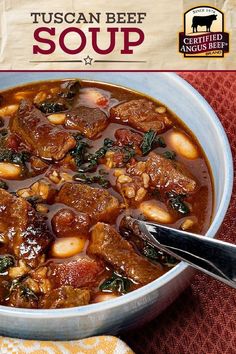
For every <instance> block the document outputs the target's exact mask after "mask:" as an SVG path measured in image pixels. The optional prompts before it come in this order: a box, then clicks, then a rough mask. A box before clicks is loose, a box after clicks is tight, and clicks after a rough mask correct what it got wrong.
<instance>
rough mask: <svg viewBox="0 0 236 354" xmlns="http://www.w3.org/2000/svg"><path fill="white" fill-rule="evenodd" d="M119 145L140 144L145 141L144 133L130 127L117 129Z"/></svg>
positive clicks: (116, 136)
mask: <svg viewBox="0 0 236 354" xmlns="http://www.w3.org/2000/svg"><path fill="white" fill-rule="evenodd" d="M115 138H116V140H117V145H119V146H124V145H129V144H135V145H138V146H139V145H140V144H141V142H142V141H143V138H142V135H141V134H139V133H136V132H135V131H133V130H130V129H117V130H116V131H115Z"/></svg>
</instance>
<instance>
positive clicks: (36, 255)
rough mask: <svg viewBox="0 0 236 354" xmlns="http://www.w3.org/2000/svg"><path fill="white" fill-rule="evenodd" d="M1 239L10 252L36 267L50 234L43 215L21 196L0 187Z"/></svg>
mask: <svg viewBox="0 0 236 354" xmlns="http://www.w3.org/2000/svg"><path fill="white" fill-rule="evenodd" d="M0 239H1V240H3V242H4V243H5V244H6V245H7V247H8V249H9V251H10V253H13V254H14V255H15V256H16V257H17V258H19V259H23V260H24V261H25V262H26V263H27V264H28V265H30V266H32V267H35V266H36V265H37V264H38V263H39V262H40V258H41V255H42V254H44V252H45V250H46V249H47V247H48V245H49V243H50V242H51V241H52V239H53V235H52V234H51V233H50V231H49V229H48V227H47V225H46V223H45V221H44V219H43V217H42V216H40V215H38V214H37V213H36V211H35V210H34V209H33V208H32V206H31V205H30V204H29V203H28V202H27V201H26V200H25V199H24V198H18V197H15V196H13V195H12V194H10V193H8V192H6V191H5V190H3V189H0Z"/></svg>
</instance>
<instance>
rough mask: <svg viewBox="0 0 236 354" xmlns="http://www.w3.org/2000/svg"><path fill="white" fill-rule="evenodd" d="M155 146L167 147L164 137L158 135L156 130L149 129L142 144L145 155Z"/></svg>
mask: <svg viewBox="0 0 236 354" xmlns="http://www.w3.org/2000/svg"><path fill="white" fill-rule="evenodd" d="M154 146H160V147H166V144H165V141H164V139H163V137H157V136H156V132H155V131H154V130H152V129H149V131H148V132H146V133H145V134H144V136H143V141H142V143H141V145H140V148H141V150H142V154H143V155H147V154H148V153H149V151H151V150H152V149H153V147H154Z"/></svg>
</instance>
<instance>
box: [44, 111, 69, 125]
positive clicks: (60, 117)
mask: <svg viewBox="0 0 236 354" xmlns="http://www.w3.org/2000/svg"><path fill="white" fill-rule="evenodd" d="M65 119H66V115H65V113H55V114H50V116H48V120H49V122H50V123H52V124H64V123H65Z"/></svg>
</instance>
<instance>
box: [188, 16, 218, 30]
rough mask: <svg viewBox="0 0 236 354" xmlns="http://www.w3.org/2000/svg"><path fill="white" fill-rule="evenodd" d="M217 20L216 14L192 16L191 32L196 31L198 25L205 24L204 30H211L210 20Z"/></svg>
mask: <svg viewBox="0 0 236 354" xmlns="http://www.w3.org/2000/svg"><path fill="white" fill-rule="evenodd" d="M215 20H217V15H209V16H193V22H192V28H193V33H196V32H197V31H198V30H197V28H198V26H201V27H203V26H206V32H211V25H212V22H213V21H215Z"/></svg>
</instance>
